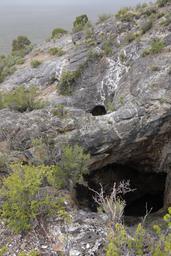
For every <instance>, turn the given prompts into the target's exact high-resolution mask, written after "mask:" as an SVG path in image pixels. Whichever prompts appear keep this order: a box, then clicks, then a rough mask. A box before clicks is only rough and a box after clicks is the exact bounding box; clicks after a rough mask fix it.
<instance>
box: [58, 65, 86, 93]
mask: <svg viewBox="0 0 171 256" xmlns="http://www.w3.org/2000/svg"><path fill="white" fill-rule="evenodd" d="M80 75H81V71H80V70H79V69H78V70H77V71H63V73H62V75H61V79H60V82H59V84H58V90H59V93H60V94H61V95H70V94H72V91H73V88H74V84H75V83H76V80H77V79H78V78H79V77H80Z"/></svg>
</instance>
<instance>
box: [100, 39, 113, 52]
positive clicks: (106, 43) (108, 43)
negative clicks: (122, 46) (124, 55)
mask: <svg viewBox="0 0 171 256" xmlns="http://www.w3.org/2000/svg"><path fill="white" fill-rule="evenodd" d="M112 46H113V43H112V41H111V40H110V39H108V40H106V41H104V43H103V45H102V50H103V51H104V54H105V55H106V56H111V55H112V52H113V49H112Z"/></svg>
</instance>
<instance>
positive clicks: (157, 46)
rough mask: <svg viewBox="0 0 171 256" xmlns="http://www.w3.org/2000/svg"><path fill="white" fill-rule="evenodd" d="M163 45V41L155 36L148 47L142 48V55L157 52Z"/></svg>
mask: <svg viewBox="0 0 171 256" xmlns="http://www.w3.org/2000/svg"><path fill="white" fill-rule="evenodd" d="M164 47H165V43H164V41H163V40H161V39H159V38H155V39H154V40H153V41H152V42H151V46H150V48H147V49H145V50H144V52H143V54H142V56H143V57H144V56H146V55H150V54H158V53H160V52H161V51H162V50H163V48H164Z"/></svg>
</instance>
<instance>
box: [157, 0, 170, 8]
mask: <svg viewBox="0 0 171 256" xmlns="http://www.w3.org/2000/svg"><path fill="white" fill-rule="evenodd" d="M168 3H170V0H157V4H158V6H159V7H164V6H165V5H166V4H168Z"/></svg>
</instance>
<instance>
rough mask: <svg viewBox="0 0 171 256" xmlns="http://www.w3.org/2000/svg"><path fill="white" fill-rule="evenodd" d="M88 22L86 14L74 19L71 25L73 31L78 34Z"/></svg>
mask: <svg viewBox="0 0 171 256" xmlns="http://www.w3.org/2000/svg"><path fill="white" fill-rule="evenodd" d="M88 22H89V20H88V17H87V15H86V14H83V15H81V16H78V17H76V19H75V21H74V23H73V31H74V32H78V31H81V30H83V29H84V28H85V25H87V24H88Z"/></svg>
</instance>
